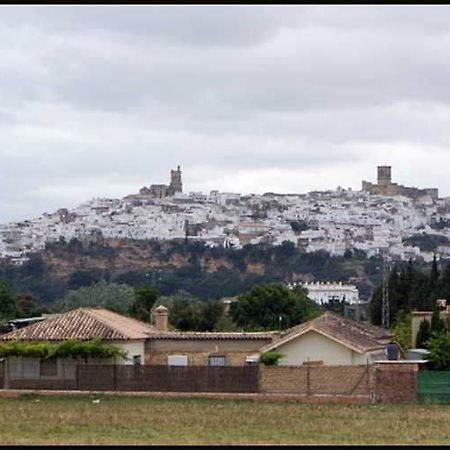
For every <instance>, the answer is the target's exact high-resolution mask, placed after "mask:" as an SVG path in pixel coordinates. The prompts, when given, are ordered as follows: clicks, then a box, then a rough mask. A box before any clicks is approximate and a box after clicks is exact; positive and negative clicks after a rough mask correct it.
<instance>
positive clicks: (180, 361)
mask: <svg viewBox="0 0 450 450" xmlns="http://www.w3.org/2000/svg"><path fill="white" fill-rule="evenodd" d="M167 365H168V366H187V365H188V357H187V355H169V356H168V357H167Z"/></svg>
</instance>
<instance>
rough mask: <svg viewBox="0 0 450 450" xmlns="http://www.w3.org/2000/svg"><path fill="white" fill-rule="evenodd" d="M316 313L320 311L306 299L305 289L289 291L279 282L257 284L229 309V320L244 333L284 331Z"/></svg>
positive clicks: (297, 288)
mask: <svg viewBox="0 0 450 450" xmlns="http://www.w3.org/2000/svg"><path fill="white" fill-rule="evenodd" d="M320 312H321V308H320V307H319V306H318V305H317V304H316V303H315V302H313V301H312V300H310V299H309V298H308V297H307V291H306V290H305V289H303V288H301V287H295V288H294V289H289V288H288V287H287V286H285V285H283V284H279V283H269V284H261V285H257V286H255V287H254V288H253V289H252V290H251V291H250V292H249V293H247V294H244V295H241V296H240V297H239V298H238V301H237V302H234V303H232V304H231V307H230V316H231V318H232V319H233V321H234V322H235V323H236V324H237V325H238V326H239V327H242V328H244V329H246V330H276V329H279V328H281V329H285V328H289V327H291V326H293V325H297V324H299V323H302V322H304V321H306V320H309V319H311V318H313V317H315V316H317V315H318V314H319V313H320Z"/></svg>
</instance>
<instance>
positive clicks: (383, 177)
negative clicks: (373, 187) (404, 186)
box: [377, 166, 392, 186]
mask: <svg viewBox="0 0 450 450" xmlns="http://www.w3.org/2000/svg"><path fill="white" fill-rule="evenodd" d="M377 174H378V185H379V186H387V185H389V184H392V179H391V166H378V167H377Z"/></svg>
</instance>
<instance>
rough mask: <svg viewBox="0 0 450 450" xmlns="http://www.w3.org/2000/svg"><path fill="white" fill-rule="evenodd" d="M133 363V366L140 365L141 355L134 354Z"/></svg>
mask: <svg viewBox="0 0 450 450" xmlns="http://www.w3.org/2000/svg"><path fill="white" fill-rule="evenodd" d="M133 364H134V365H135V366H140V365H141V355H134V356H133Z"/></svg>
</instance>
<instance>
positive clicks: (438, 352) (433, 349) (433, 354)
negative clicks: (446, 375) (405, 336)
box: [428, 332, 450, 370]
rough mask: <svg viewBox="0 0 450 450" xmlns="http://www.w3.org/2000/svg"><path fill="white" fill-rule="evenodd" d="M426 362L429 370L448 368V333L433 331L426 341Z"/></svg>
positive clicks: (449, 359) (449, 338) (449, 343)
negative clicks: (427, 353)
mask: <svg viewBox="0 0 450 450" xmlns="http://www.w3.org/2000/svg"><path fill="white" fill-rule="evenodd" d="M428 350H429V351H430V353H429V355H428V364H429V367H430V369H431V370H450V335H449V334H448V333H446V332H441V333H433V334H432V336H431V338H430V340H429V341H428Z"/></svg>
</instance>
